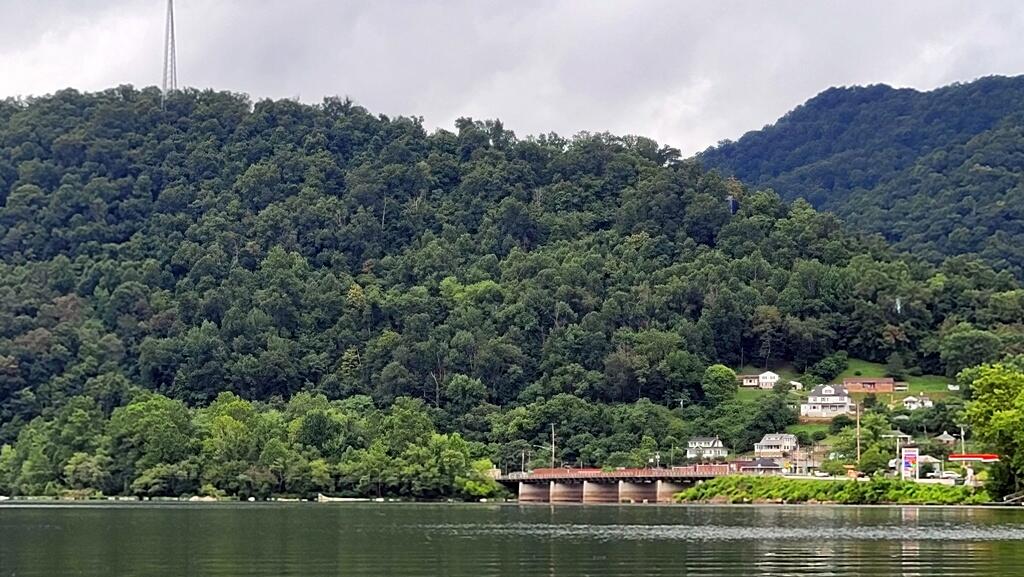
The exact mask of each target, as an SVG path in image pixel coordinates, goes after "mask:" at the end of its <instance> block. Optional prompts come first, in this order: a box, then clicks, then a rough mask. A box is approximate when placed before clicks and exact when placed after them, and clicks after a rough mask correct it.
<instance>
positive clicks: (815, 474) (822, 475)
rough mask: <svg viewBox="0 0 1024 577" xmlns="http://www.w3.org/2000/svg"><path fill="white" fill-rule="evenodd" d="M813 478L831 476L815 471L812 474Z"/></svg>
mask: <svg viewBox="0 0 1024 577" xmlns="http://www.w3.org/2000/svg"><path fill="white" fill-rule="evenodd" d="M814 476H815V477H831V476H832V475H829V474H828V473H826V472H825V471H815V472H814Z"/></svg>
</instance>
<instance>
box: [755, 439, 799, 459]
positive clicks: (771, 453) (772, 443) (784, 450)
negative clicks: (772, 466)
mask: <svg viewBox="0 0 1024 577" xmlns="http://www.w3.org/2000/svg"><path fill="white" fill-rule="evenodd" d="M797 446H799V443H797V440H796V435H791V434H789V433H768V434H767V435H765V436H764V437H762V438H761V441H760V442H759V443H754V456H755V457H759V458H765V459H780V458H782V457H785V456H787V455H789V454H790V453H792V452H793V451H795V450H796V448H797Z"/></svg>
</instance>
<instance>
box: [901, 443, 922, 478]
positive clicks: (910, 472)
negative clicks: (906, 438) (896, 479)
mask: <svg viewBox="0 0 1024 577" xmlns="http://www.w3.org/2000/svg"><path fill="white" fill-rule="evenodd" d="M918 457H920V454H919V452H918V449H917V447H903V458H902V459H901V465H900V477H901V478H902V479H903V480H906V479H916V478H917V477H918Z"/></svg>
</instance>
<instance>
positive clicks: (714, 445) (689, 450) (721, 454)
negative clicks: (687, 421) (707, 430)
mask: <svg viewBox="0 0 1024 577" xmlns="http://www.w3.org/2000/svg"><path fill="white" fill-rule="evenodd" d="M728 456H729V449H726V448H725V445H723V444H722V440H721V439H719V438H718V437H717V436H716V437H691V438H690V440H689V441H688V442H687V443H686V458H687V459H699V460H709V459H724V458H726V457H728Z"/></svg>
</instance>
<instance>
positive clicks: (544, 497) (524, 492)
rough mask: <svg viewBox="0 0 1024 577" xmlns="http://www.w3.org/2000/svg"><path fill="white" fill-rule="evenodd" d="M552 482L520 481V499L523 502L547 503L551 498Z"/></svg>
mask: <svg viewBox="0 0 1024 577" xmlns="http://www.w3.org/2000/svg"><path fill="white" fill-rule="evenodd" d="M552 485H554V482H551V483H525V482H523V481H519V501H520V502H521V503H547V502H549V501H550V500H551V486H552Z"/></svg>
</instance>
